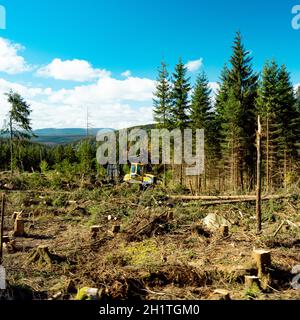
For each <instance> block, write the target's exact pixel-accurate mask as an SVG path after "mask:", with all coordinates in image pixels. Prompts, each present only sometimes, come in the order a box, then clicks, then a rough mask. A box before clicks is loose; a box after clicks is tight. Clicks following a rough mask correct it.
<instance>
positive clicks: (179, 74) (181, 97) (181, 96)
mask: <svg viewBox="0 0 300 320" xmlns="http://www.w3.org/2000/svg"><path fill="white" fill-rule="evenodd" d="M186 73H187V68H186V67H185V65H184V64H183V62H182V59H181V58H180V59H179V62H178V64H177V65H176V67H175V72H174V73H173V88H172V100H173V106H172V112H171V122H172V127H174V128H179V129H181V130H183V129H185V128H187V127H188V125H189V122H190V118H189V110H190V101H189V93H190V90H191V86H190V83H189V81H190V79H189V78H187V76H186Z"/></svg>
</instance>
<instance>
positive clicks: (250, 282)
mask: <svg viewBox="0 0 300 320" xmlns="http://www.w3.org/2000/svg"><path fill="white" fill-rule="evenodd" d="M253 286H257V287H258V288H260V282H259V278H258V277H257V276H245V287H246V289H251V288H253Z"/></svg>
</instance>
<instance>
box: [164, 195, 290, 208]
mask: <svg viewBox="0 0 300 320" xmlns="http://www.w3.org/2000/svg"><path fill="white" fill-rule="evenodd" d="M291 197H292V195H291V194H289V195H270V196H264V197H262V201H267V200H277V199H286V198H291ZM169 198H170V199H172V200H178V201H205V202H203V203H201V204H200V205H203V206H208V205H216V204H227V203H239V202H253V201H256V197H255V196H249V195H245V196H170V197H169Z"/></svg>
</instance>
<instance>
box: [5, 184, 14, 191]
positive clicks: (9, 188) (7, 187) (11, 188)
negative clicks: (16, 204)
mask: <svg viewBox="0 0 300 320" xmlns="http://www.w3.org/2000/svg"><path fill="white" fill-rule="evenodd" d="M3 188H4V189H6V190H14V188H15V186H14V185H13V184H12V183H6V184H5V185H4V186H3Z"/></svg>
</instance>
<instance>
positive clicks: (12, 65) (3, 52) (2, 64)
mask: <svg viewBox="0 0 300 320" xmlns="http://www.w3.org/2000/svg"><path fill="white" fill-rule="evenodd" d="M23 49H24V48H23V47H22V46H21V45H20V44H17V43H13V42H11V41H10V40H8V39H4V38H1V37H0V72H5V73H8V74H17V73H22V72H25V71H29V69H30V67H29V66H28V65H27V63H26V61H25V59H24V58H23V57H22V56H20V55H19V51H21V50H23Z"/></svg>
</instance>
